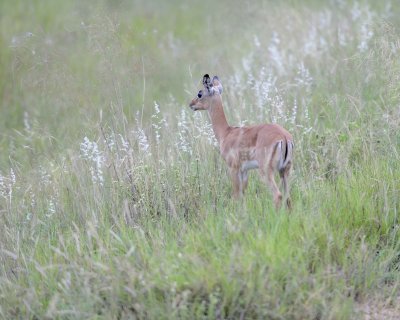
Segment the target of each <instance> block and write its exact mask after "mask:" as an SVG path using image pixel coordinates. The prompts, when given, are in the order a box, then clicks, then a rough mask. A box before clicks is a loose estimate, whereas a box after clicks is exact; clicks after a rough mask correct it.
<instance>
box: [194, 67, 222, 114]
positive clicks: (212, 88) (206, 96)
mask: <svg viewBox="0 0 400 320" xmlns="http://www.w3.org/2000/svg"><path fill="white" fill-rule="evenodd" d="M203 86H204V89H202V90H200V91H199V93H198V94H197V97H196V98H194V99H193V100H192V101H191V102H190V105H189V106H190V108H191V109H192V110H193V111H197V110H209V109H210V106H211V101H212V100H213V99H215V98H218V99H220V95H221V93H222V85H221V82H220V81H219V79H218V77H217V76H214V77H213V78H212V80H211V78H210V76H209V75H208V74H205V75H204V77H203Z"/></svg>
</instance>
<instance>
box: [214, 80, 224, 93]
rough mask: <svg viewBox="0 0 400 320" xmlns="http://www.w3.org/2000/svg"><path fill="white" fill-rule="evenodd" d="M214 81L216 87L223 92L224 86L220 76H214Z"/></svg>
mask: <svg viewBox="0 0 400 320" xmlns="http://www.w3.org/2000/svg"><path fill="white" fill-rule="evenodd" d="M212 83H213V86H214V89H216V90H218V92H219V94H221V93H222V90H223V88H222V84H221V81H219V78H218V76H214V77H213V79H212Z"/></svg>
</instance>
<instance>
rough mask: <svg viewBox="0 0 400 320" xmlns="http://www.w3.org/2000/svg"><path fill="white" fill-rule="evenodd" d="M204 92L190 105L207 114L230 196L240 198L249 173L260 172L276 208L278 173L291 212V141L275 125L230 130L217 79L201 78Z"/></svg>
mask: <svg viewBox="0 0 400 320" xmlns="http://www.w3.org/2000/svg"><path fill="white" fill-rule="evenodd" d="M203 86H204V89H203V90H200V91H199V93H198V94H197V97H196V98H194V99H193V100H192V101H191V103H190V108H191V109H192V110H193V111H197V110H208V113H209V115H210V119H211V123H212V127H213V130H214V133H215V137H216V138H217V140H218V143H219V147H220V152H221V155H222V157H223V158H224V159H225V161H226V163H227V164H228V167H229V171H230V174H231V177H232V182H233V196H234V197H235V198H238V197H241V196H242V195H243V193H244V191H245V190H246V187H247V181H248V170H250V169H259V170H258V171H259V173H260V176H261V178H262V180H263V181H264V182H265V183H266V184H267V185H268V186H269V188H270V189H271V191H272V193H273V197H274V204H275V207H276V208H279V207H280V206H281V203H282V194H281V192H280V191H279V188H278V186H277V185H276V182H275V178H274V175H275V172H276V171H278V172H279V176H280V177H281V180H282V187H283V192H284V197H285V201H286V205H287V207H288V208H289V209H290V208H291V202H290V197H289V186H288V178H289V174H290V170H291V167H292V159H293V138H292V136H291V134H290V133H289V132H288V131H286V130H285V129H284V128H282V127H281V126H279V125H277V124H259V125H253V126H247V127H231V126H229V124H228V122H227V121H226V117H225V113H224V109H223V106H222V98H221V94H222V85H221V82H220V81H219V79H218V77H217V76H214V77H213V79H212V80H211V78H210V76H209V75H208V74H206V75H204V77H203Z"/></svg>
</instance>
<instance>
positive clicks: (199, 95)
mask: <svg viewBox="0 0 400 320" xmlns="http://www.w3.org/2000/svg"><path fill="white" fill-rule="evenodd" d="M202 95H203V91H202V90H200V91H199V93H198V94H197V97H198V98H201V96H202Z"/></svg>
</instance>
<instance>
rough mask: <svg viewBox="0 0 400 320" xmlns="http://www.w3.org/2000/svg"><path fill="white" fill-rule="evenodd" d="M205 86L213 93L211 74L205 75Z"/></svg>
mask: <svg viewBox="0 0 400 320" xmlns="http://www.w3.org/2000/svg"><path fill="white" fill-rule="evenodd" d="M203 86H204V88H205V89H206V90H207V92H209V93H211V91H212V90H211V88H212V86H213V85H212V83H211V79H210V76H209V75H208V74H205V75H204V76H203Z"/></svg>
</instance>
